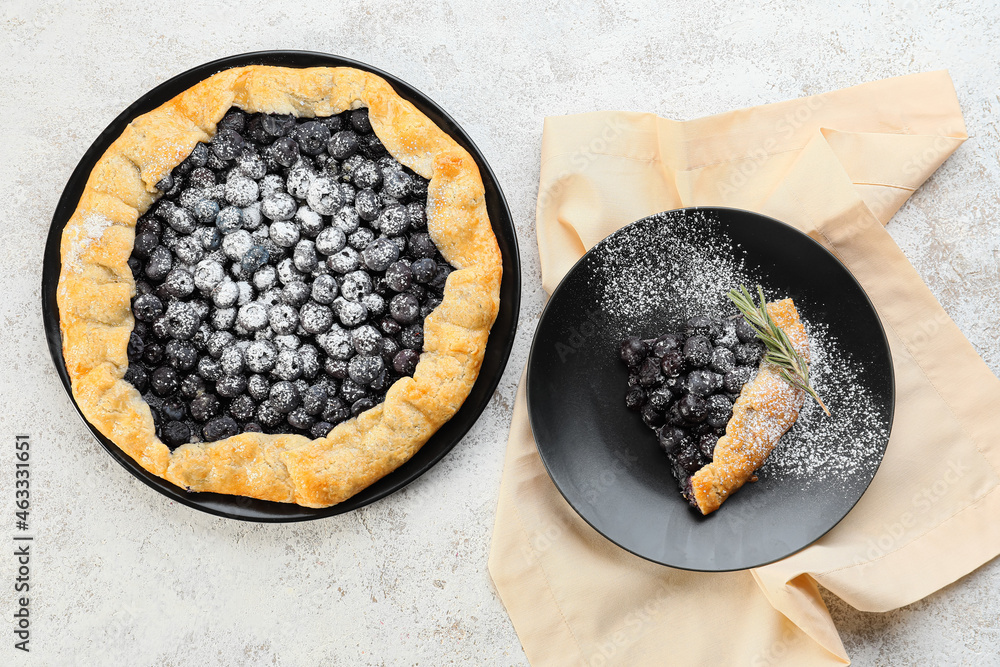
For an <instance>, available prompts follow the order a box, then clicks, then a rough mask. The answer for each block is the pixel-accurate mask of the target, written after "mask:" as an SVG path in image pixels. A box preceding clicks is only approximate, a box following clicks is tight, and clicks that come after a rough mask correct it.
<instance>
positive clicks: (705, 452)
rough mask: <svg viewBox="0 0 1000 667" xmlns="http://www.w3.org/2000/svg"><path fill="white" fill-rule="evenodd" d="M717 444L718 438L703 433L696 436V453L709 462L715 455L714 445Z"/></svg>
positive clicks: (711, 434)
mask: <svg viewBox="0 0 1000 667" xmlns="http://www.w3.org/2000/svg"><path fill="white" fill-rule="evenodd" d="M718 442H719V436H717V435H715V434H713V433H704V434H702V435H700V436H698V440H697V444H698V451H699V452H700V453H701V455H702V457H703V458H704V459H705V460H708V461H711V460H712V456H713V454H714V453H715V445H716V443H718Z"/></svg>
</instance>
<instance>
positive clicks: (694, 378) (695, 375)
mask: <svg viewBox="0 0 1000 667" xmlns="http://www.w3.org/2000/svg"><path fill="white" fill-rule="evenodd" d="M721 386H722V376H721V375H718V374H717V373H713V372H711V371H707V370H702V369H698V370H695V371H691V373H690V374H688V377H687V386H686V388H687V391H688V392H689V393H692V394H695V395H696V396H701V397H702V398H704V397H706V396H708V395H709V394H711V393H712V392H714V391H715V390H716V389H718V388H719V387H721Z"/></svg>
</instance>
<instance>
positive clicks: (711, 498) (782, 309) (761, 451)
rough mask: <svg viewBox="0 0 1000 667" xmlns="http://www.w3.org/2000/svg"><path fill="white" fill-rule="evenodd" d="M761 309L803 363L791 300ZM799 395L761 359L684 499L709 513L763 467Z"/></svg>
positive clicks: (803, 341) (804, 349)
mask: <svg viewBox="0 0 1000 667" xmlns="http://www.w3.org/2000/svg"><path fill="white" fill-rule="evenodd" d="M767 311H768V313H770V315H771V317H772V318H773V319H774V322H775V324H777V325H778V326H779V327H781V329H782V330H783V331H784V332H785V333H786V334H788V338H789V340H791V342H792V346H793V347H794V348H795V350H796V351H797V352H798V353H799V354H801V355H802V356H803V358H804V359H805V360H806V361H808V360H809V337H808V336H807V335H806V329H805V327H804V326H803V325H802V321H801V320H800V319H799V313H798V311H797V310H796V309H795V304H794V303H792V300H791V299H785V300H783V301H776V302H774V303H769V304H767ZM804 401H805V392H804V391H802V390H801V389H797V388H796V387H793V386H792V385H791V384H789V383H788V382H787V381H785V380H784V379H783V378H782V377H781V375H780V373H779V371H778V369H777V368H776V367H775V366H773V365H772V364H770V363H767V362H765V361H762V362H761V364H760V369H759V370H758V371H757V376H756V377H755V378H754V379H753V380H751V381H750V382H748V383H746V384H745V385H744V386H743V390H742V391H741V392H740V395H739V398H737V399H736V403H735V404H734V405H733V416H732V417H731V418H730V420H729V423H728V424H727V425H726V434H725V435H724V436H722V437H721V438H719V442H718V443H717V444H716V445H715V453H714V454H713V460H712V462H711V463H709V464H708V465H706V466H704V467H702V468H701V469H700V470H699V471H698V472H696V473H695V474H694V475H693V476H692V477H691V486H690V488H689V489H688V492H687V494H686V495H687V496H688V500H691V501H692V502H693V503H694V504H696V505H697V507H698V509H699V510H701V513H702V514H710V513H712V512H714V511H715V510H717V509H719V507H720V506H721V505H722V503H723V502H725V500H726V498H728V497H729V496H730V495H732V494H733V493H734V492H735V491H737V490H738V489H739V488H740V487H741V486H743V485H744V484H746V482H747V481H748V480H749V479H750V478H751V477H752V476H753V473H754V471H755V470H757V468H759V467H761V466H762V465H764V461H765V460H766V459H767V457H768V455H769V454H770V453H771V450H772V449H774V446H775V445H776V444H778V440H780V439H781V436H782V435H784V434H785V432H786V431H788V429H789V428H791V427H792V424H794V423H795V420H796V419H798V417H799V410H800V409H801V408H802V403H803V402H804Z"/></svg>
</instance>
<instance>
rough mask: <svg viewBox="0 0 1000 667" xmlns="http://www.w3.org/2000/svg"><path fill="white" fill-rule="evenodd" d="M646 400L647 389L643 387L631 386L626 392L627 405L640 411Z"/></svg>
mask: <svg viewBox="0 0 1000 667" xmlns="http://www.w3.org/2000/svg"><path fill="white" fill-rule="evenodd" d="M645 400H646V391H645V390H644V389H643V388H642V387H630V388H629V390H628V392H627V393H626V394H625V407H627V408H628V409H629V410H634V411H635V412H639V410H641V409H642V405H643V403H644V402H645Z"/></svg>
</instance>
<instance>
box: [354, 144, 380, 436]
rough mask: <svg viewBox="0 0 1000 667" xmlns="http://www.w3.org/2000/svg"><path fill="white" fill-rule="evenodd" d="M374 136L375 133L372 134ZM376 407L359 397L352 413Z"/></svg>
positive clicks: (372, 402)
mask: <svg viewBox="0 0 1000 667" xmlns="http://www.w3.org/2000/svg"><path fill="white" fill-rule="evenodd" d="M371 136H374V135H371ZM374 407H375V401H373V400H372V399H370V398H368V397H364V398H359V399H358V400H356V401H354V403H352V404H351V414H352V415H354V416H355V417H357V416H358V415H360V414H361V413H362V412H364V411H365V410H371V409H372V408H374Z"/></svg>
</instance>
